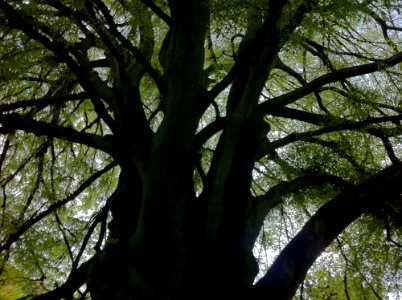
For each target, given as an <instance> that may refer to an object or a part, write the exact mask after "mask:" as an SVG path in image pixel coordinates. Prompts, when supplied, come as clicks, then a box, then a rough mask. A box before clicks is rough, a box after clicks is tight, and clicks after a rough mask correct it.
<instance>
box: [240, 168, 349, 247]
mask: <svg viewBox="0 0 402 300" xmlns="http://www.w3.org/2000/svg"><path fill="white" fill-rule="evenodd" d="M326 183H327V184H333V185H336V186H341V187H343V188H350V187H352V186H353V185H352V184H351V183H349V182H348V181H346V180H344V179H342V178H340V177H337V176H334V175H331V174H314V173H313V174H307V175H304V176H301V177H298V178H296V179H294V180H291V181H283V182H281V183H279V184H277V185H276V186H274V187H272V188H271V189H269V191H268V192H267V193H265V194H264V195H261V196H258V197H255V199H252V200H251V201H252V202H253V208H252V212H251V214H250V216H249V221H248V222H247V224H252V226H253V230H252V232H254V233H255V236H254V237H253V239H254V241H255V240H256V239H257V236H258V234H259V232H260V229H261V228H262V225H263V222H264V219H265V217H266V216H267V214H268V213H269V212H270V211H271V210H272V209H274V208H275V207H276V206H278V205H280V204H281V203H282V202H283V199H282V198H283V197H284V196H285V195H288V194H291V193H294V192H297V191H300V190H302V189H304V188H306V187H310V186H317V185H322V184H326Z"/></svg>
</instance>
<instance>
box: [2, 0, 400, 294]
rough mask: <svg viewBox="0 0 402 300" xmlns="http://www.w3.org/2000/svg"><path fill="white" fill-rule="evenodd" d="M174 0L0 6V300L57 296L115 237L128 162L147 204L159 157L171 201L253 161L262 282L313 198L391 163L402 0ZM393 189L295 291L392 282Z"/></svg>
mask: <svg viewBox="0 0 402 300" xmlns="http://www.w3.org/2000/svg"><path fill="white" fill-rule="evenodd" d="M179 2H180V1H163V0H160V1H145V0H143V1H139V0H138V1H137V0H135V1H134V0H133V1H125V0H103V1H102V0H94V1H75V0H55V1H46V0H21V1H20V0H13V1H5V0H0V112H1V113H0V124H1V127H0V133H1V136H0V146H1V148H0V170H1V173H0V205H1V212H0V229H1V230H0V233H1V236H0V239H1V245H0V250H1V255H2V256H1V257H2V261H3V262H2V265H1V270H2V274H3V275H2V276H1V277H0V283H1V286H0V295H2V294H4V291H5V290H6V289H7V288H10V289H11V290H12V292H11V290H10V295H11V294H15V295H16V296H15V297H22V296H33V295H35V294H39V293H44V292H45V291H50V290H53V289H56V290H57V287H58V286H63V283H64V282H66V280H67V279H68V278H72V277H73V276H71V275H69V274H75V273H74V272H76V270H79V266H84V265H85V264H83V263H84V262H85V261H87V260H88V259H89V258H90V257H92V256H94V255H95V254H96V253H99V252H101V249H105V247H106V246H105V245H106V244H107V243H112V244H113V242H114V238H115V235H118V234H120V233H115V232H113V229H111V227H110V226H109V227H108V226H107V223H108V222H110V221H111V220H112V219H114V220H118V219H119V218H120V217H119V216H120V215H118V214H117V213H115V212H113V208H111V204H110V203H111V201H109V199H111V198H112V197H111V196H112V195H113V192H114V191H115V190H118V189H119V188H118V186H119V178H121V176H122V175H121V174H122V172H123V170H126V169H127V168H128V169H129V168H132V165H134V166H135V167H134V168H135V169H136V170H137V171H138V174H139V176H140V177H141V180H142V186H144V190H145V192H144V194H145V196H144V195H142V196H141V197H142V199H147V197H148V196H147V195H151V194H152V192H149V193H148V191H149V190H154V191H156V190H158V189H159V188H160V189H161V191H162V192H161V193H165V190H164V188H165V186H164V185H163V186H160V185H159V184H158V179H155V180H154V181H152V180H153V179H154V178H157V176H154V175H152V176H151V175H148V174H158V172H160V173H161V174H165V173H164V172H165V171H163V170H164V169H163V168H165V167H166V170H167V169H168V166H169V168H170V170H174V169H175V167H177V170H178V172H179V171H180V172H182V174H185V175H186V176H187V181H186V180H183V179H182V178H181V177H180V176H179V175H177V176H176V175H174V174H176V173H173V172H172V173H166V174H173V175H171V178H172V179H171V181H169V182H168V184H166V186H170V187H171V188H170V190H169V189H168V188H167V187H166V191H167V192H166V194H165V195H167V196H166V197H169V195H170V194H169V193H171V194H173V195H175V196H177V198H180V197H182V195H181V194H179V193H177V192H176V190H175V186H174V184H176V183H175V182H177V185H178V187H180V186H182V190H183V194H185V195H186V196H185V197H188V196H187V195H188V194H193V195H194V199H201V200H202V201H204V200H205V199H223V198H225V197H229V196H227V195H231V194H230V193H229V192H227V191H226V190H225V189H228V186H229V185H233V183H236V182H238V181H237V180H239V182H240V179H235V177H236V176H238V177H236V178H240V177H241V176H242V174H240V173H239V172H240V171H239V170H246V171H245V172H246V173H247V172H249V173H250V176H249V177H247V176H245V177H244V178H243V177H241V178H242V179H241V180H243V181H244V182H246V184H245V187H244V188H245V189H246V191H247V197H245V198H247V201H249V202H247V203H252V205H251V204H250V205H251V206H252V207H253V209H254V210H252V209H251V208H245V207H246V206H247V205H249V204H247V205H246V206H244V207H243V208H242V209H243V211H246V210H247V209H251V213H250V214H251V215H253V216H254V217H255V218H254V219H253V221H254V222H255V224H254V225H253V226H254V227H252V229H253V231H252V234H250V236H249V240H248V244H247V245H248V247H249V248H250V249H249V250H251V249H252V248H253V247H254V255H255V256H256V257H257V259H258V262H259V266H260V273H259V275H258V276H257V280H258V279H259V278H261V277H262V276H263V275H264V274H265V272H266V270H267V268H268V267H269V266H270V265H272V263H273V261H274V258H275V257H276V256H277V255H278V254H279V253H281V251H282V250H283V249H284V247H285V246H286V245H287V244H289V243H290V241H291V240H292V239H293V238H294V237H295V235H296V234H297V232H299V230H300V229H301V228H302V226H303V225H304V224H305V223H306V222H307V221H308V220H312V219H313V215H314V214H315V213H316V212H317V210H318V209H319V208H320V207H322V206H323V205H324V204H325V203H328V202H330V201H331V199H334V197H336V196H337V195H339V194H340V193H341V195H342V193H345V191H346V192H347V191H349V190H350V189H353V188H354V187H355V186H359V184H361V183H362V182H371V183H373V182H377V181H378V182H380V181H381V180H382V178H383V177H384V176H385V175H384V176H383V175H381V176H383V177H381V176H379V175H378V174H382V173H379V172H380V171H381V170H383V169H387V167H388V166H390V165H397V166H398V165H399V164H400V162H399V161H400V159H402V138H401V137H402V126H401V119H402V92H401V89H402V76H401V75H402V52H400V51H401V47H402V42H401V41H402V16H401V9H402V5H401V3H400V1H392V0H377V1H352V0H322V1H298V0H292V1H277V2H276V4H275V3H274V2H275V1H262V0H247V1H238V0H236V1H235V0H219V1H215V0H210V1H187V3H192V4H191V5H190V4H188V7H187V6H186V5H184V4H183V7H184V8H183V7H182V6H181V5H179V4H178V3H179ZM279 3H280V4H279ZM189 7H190V8H189ZM191 9H192V10H191ZM187 10H188V11H187ZM188 12H191V13H192V14H193V16H191V15H189V16H186V13H188ZM189 14H190V13H189ZM192 17H194V18H195V20H196V21H194V22H195V23H196V24H195V25H194V24H193V23H194V22H192V21H191V18H192ZM198 20H201V21H200V25H197V22H198ZM188 24H190V25H188ZM181 35H182V36H184V37H186V38H187V39H185V38H183V39H182V40H181V39H180V37H181ZM175 36H178V37H179V38H176V39H175V40H174V38H171V37H175ZM172 40H173V41H172ZM250 45H251V46H250ZM183 62H185V64H184V63H183ZM197 70H198V73H199V74H198V75H197ZM183 78H184V79H183ZM183 82H184V83H183ZM186 85H187V86H188V87H189V88H188V89H185V88H183V86H186ZM181 90H182V91H183V92H182V93H181V92H180V91H181ZM240 93H241V95H243V96H242V97H240V96H239V95H240ZM180 97H181V98H180ZM239 97H240V100H236V99H237V98H239ZM182 99H190V100H191V101H192V102H190V101H187V100H183V101H182ZM189 103H190V104H189ZM194 103H195V104H194ZM253 118H255V119H258V121H256V122H255V123H252V125H250V126H251V127H247V126H249V125H247V126H246V125H244V126H246V127H245V128H246V134H244V133H243V135H242V133H241V132H242V131H241V129H239V128H242V127H241V126H243V125H241V124H245V122H248V120H249V119H253ZM172 120H173V121H172ZM253 120H254V119H253ZM253 122H254V121H253ZM255 124H257V125H255ZM257 131H258V133H257ZM248 135H249V136H251V137H249V139H248V137H247V136H248ZM257 135H258V137H257ZM164 137H166V139H165V138H164ZM238 137H239V138H238ZM170 140H171V141H174V143H173V142H172V144H173V146H169V147H166V148H163V147H164V146H163V145H165V144H164V143H168V142H166V141H170ZM186 141H188V143H186ZM236 141H241V142H244V141H246V142H245V143H246V144H245V145H240V144H241V142H236ZM255 141H256V142H255ZM254 142H255V145H254ZM160 145H162V146H160ZM159 146H160V147H159ZM248 146H249V147H250V148H252V149H254V148H255V149H254V150H252V151H254V153H251V154H250V158H249V159H248V158H247V157H248V156H247V155H248V154H247V153H248V152H247V151H248V150H244V151H243V150H242V149H243V148H247V147H248ZM158 147H159V148H158ZM175 147H177V149H178V150H177V152H175V151H174V148H175ZM253 147H254V148H253ZM160 149H167V150H166V152H163V151H159V150H160ZM172 149H173V150H172ZM222 149H223V150H222ZM228 149H229V150H228ZM236 149H241V150H236ZM169 151H170V152H169ZM242 151H243V152H242ZM250 151H251V150H250ZM172 153H173V155H172ZM222 153H223V154H222ZM239 153H240V154H239ZM244 153H246V154H247V155H246V154H244ZM243 154H244V156H245V157H246V158H245V160H244V161H243V160H240V158H241V157H242V156H241V155H243ZM175 155H176V156H177V157H176V156H175ZM165 156H166V157H167V158H166V157H165ZM180 156H182V157H183V161H185V163H186V165H185V166H182V163H179V162H180V161H181V160H180ZM149 157H151V158H149ZM169 159H171V162H170V163H169ZM247 159H248V160H247ZM187 160H188V161H192V162H191V163H188V162H187ZM236 160H237V161H236ZM128 161H129V162H128ZM165 161H168V162H166V163H165ZM193 161H195V162H193ZM133 162H134V163H133ZM242 163H244V165H247V164H249V165H250V168H249V170H248V169H247V168H248V167H247V166H245V167H244V166H243V165H241V164H242ZM183 164H184V163H183ZM238 165H240V166H238ZM127 166H131V167H127ZM155 166H157V167H155ZM243 167H244V168H243ZM158 168H159V169H158ZM236 168H237V169H236ZM242 168H243V169H242ZM399 168H400V167H399ZM183 170H184V171H183ZM247 170H248V171H247ZM398 170H399V169H398ZM137 171H136V172H137ZM169 172H170V171H169ZM231 172H232V173H233V172H236V174H235V175H231V174H232V173H231ZM398 172H400V170H399V171H398ZM136 174H137V173H136ZM395 174H396V173H395ZM398 174H399V173H398ZM161 176H165V175H161ZM169 176H170V175H169ZM175 176H176V177H175ZM375 176H377V177H375ZM398 176H399V175H398ZM182 177H184V175H183V176H182ZM150 178H152V180H151V179H150ZM371 178H375V179H376V180H377V181H370V180H371ZM387 178H388V177H387ZM175 180H176V181H175ZM247 180H248V181H249V182H248V183H247ZM189 181H191V184H190V186H191V188H190V192H188V191H187V184H188V182H189ZM399 182H400V178H399ZM148 183H149V184H148ZM233 186H235V185H233ZM384 186H386V185H385V184H384ZM392 186H393V187H395V184H393V185H392ZM381 187H382V186H380V188H381ZM239 189H240V187H239ZM395 189H396V187H395ZM177 190H180V189H179V188H177ZM401 192H402V190H400V189H398V190H397V191H396V192H395V193H393V194H392V195H391V196H392V197H390V195H388V194H387V193H388V192H387V191H384V197H383V199H377V200H378V201H377V202H375V205H370V207H369V208H366V207H365V208H364V211H365V212H366V213H365V214H364V215H362V216H361V217H359V219H358V220H357V221H355V222H354V223H353V224H352V225H351V226H349V227H348V228H347V229H346V230H345V231H343V232H342V233H341V234H340V235H336V236H335V237H333V239H334V242H333V243H332V244H331V245H330V246H329V248H328V249H327V251H326V252H325V253H324V255H322V256H321V257H320V258H319V259H318V260H317V261H316V263H315V264H314V265H313V266H312V267H311V269H310V271H309V273H308V275H307V277H306V278H305V279H304V280H303V281H302V284H301V285H300V288H299V290H298V293H299V294H301V295H302V296H303V297H306V298H308V299H363V298H364V299H383V298H385V297H386V296H387V295H388V296H390V295H397V294H398V293H400V291H401V290H402V287H401V282H402V272H401V270H402V268H401V257H402V256H401V248H402V246H401V244H402V240H401V236H402V235H401V233H402V231H401V230H402V229H401V226H402V200H401V196H400V195H401ZM147 193H148V194H147ZM155 193H156V192H155ZM362 194H364V191H363V192H362ZM152 195H153V194H152ZM225 195H226V196H225ZM378 195H380V196H379V198H381V197H382V196H381V195H382V194H381V193H379V194H377V196H378ZM232 196H233V195H232ZM232 196H231V197H232ZM149 197H151V196H149ZM183 197H184V196H183ZM214 197H215V198H214ZM239 197H241V196H240V195H239ZM356 198H357V197H356ZM377 198H378V197H377ZM201 200H200V201H201ZM177 202H180V201H179V200H177ZM233 202H235V201H233ZM143 203H146V200H143ZM155 203H159V202H157V201H156V200H155ZM210 203H215V202H213V201H212V200H211V202H210ZM119 205H123V204H119ZM212 205H215V204H210V206H208V207H209V208H210V207H214V206H212ZM222 205H223V204H222ZM225 205H226V204H225ZM233 205H235V204H233ZM363 206H364V202H363V204H362V207H363ZM142 207H148V206H147V205H146V204H142ZM149 207H151V208H152V207H157V205H156V204H155V205H154V206H149ZM169 207H170V206H169ZM216 207H218V208H219V207H220V206H219V205H217V206H216ZM216 207H215V208H216ZM247 207H249V206H247ZM215 208H214V209H215ZM124 209H127V208H126V207H123V206H122V210H124ZM155 209H157V208H155ZM169 209H170V208H169ZM343 209H344V211H348V210H349V209H351V208H350V207H349V204H348V203H346V204H345V205H344V208H343ZM362 209H363V208H362ZM128 210H129V209H128ZM172 211H174V212H176V210H174V209H173V208H172ZM214 211H215V210H214ZM248 212H249V211H248ZM113 214H115V215H113ZM162 214H163V213H162ZM222 215H224V216H226V214H222ZM145 216H146V215H145ZM235 216H237V215H236V214H235ZM359 216H360V215H359ZM340 217H341V216H340ZM130 218H131V219H130ZM143 218H144V220H145V219H146V217H143ZM172 218H173V217H172ZM219 218H221V215H219ZM222 218H223V217H222ZM234 218H236V217H234ZM138 219H139V220H142V219H141V217H138ZM228 219H230V222H232V223H230V222H229V223H228V224H232V225H231V226H234V227H235V225H233V224H236V223H235V222H234V221H233V220H232V219H231V217H228ZM129 220H133V223H135V222H137V221H136V220H137V216H135V214H134V213H133V215H132V216H131V217H129ZM163 220H165V219H163ZM211 220H212V221H211V222H209V223H208V224H211V225H210V227H208V230H207V231H208V232H209V233H210V234H211V235H214V234H215V233H214V232H217V231H216V230H215V229H214V226H215V225H214V223H213V220H214V219H213V218H211ZM219 220H220V219H219ZM139 222H141V221H139ZM144 222H146V221H144ZM161 222H162V221H161ZM163 222H164V221H163ZM325 222H327V221H326V220H324V221H322V222H321V223H318V224H319V227H320V228H324V227H326V224H327V223H325ZM115 223H117V221H116V222H115ZM161 224H165V223H161ZM346 225H347V224H346ZM116 226H117V227H118V226H120V225H116ZM144 226H145V225H144ZM217 226H218V225H217ZM236 226H237V225H236ZM117 227H116V228H117ZM161 227H162V228H163V225H161ZM229 227H230V226H229ZM119 228H120V227H119ZM119 230H120V229H119ZM225 230H226V229H225ZM250 230H251V229H250ZM116 232H117V229H116ZM119 232H120V231H119ZM130 234H131V233H130ZM194 234H196V233H194ZM258 234H259V236H258V237H257V235H258ZM207 236H208V235H207ZM119 239H120V235H119ZM116 240H117V239H116ZM195 245H197V244H195ZM159 247H164V245H159ZM321 251H322V250H321ZM155 253H158V251H157V250H156V252H155ZM228 257H229V256H228ZM228 259H229V258H228ZM314 259H315V258H314ZM222 260H225V257H222ZM16 277H21V278H23V280H22V279H21V280H22V281H17V283H15V282H16ZM27 281H28V282H31V283H32V284H31V286H35V287H37V288H34V289H32V288H31V289H27V288H24V286H26V282H27ZM18 282H23V283H18ZM84 283H85V281H82V282H81V283H80V284H79V285H78V287H77V290H78V288H80V287H81V286H82V287H81V289H80V290H78V291H79V293H81V294H82V295H83V296H82V297H85V296H88V294H87V292H86V291H85V289H86V287H85V285H84ZM27 286H28V285H27ZM71 292H74V290H73V291H71ZM76 295H77V294H76ZM302 296H300V297H302ZM7 299H8V298H7Z"/></svg>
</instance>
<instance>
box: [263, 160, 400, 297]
mask: <svg viewBox="0 0 402 300" xmlns="http://www.w3.org/2000/svg"><path fill="white" fill-rule="evenodd" d="M401 180H402V163H398V164H395V165H392V166H390V167H387V168H386V169H384V170H383V171H380V172H378V173H377V174H376V175H374V176H372V177H371V178H370V179H369V180H367V181H365V182H363V183H361V184H360V185H358V186H357V187H355V188H350V189H348V190H347V191H345V192H343V193H340V194H339V195H338V196H336V197H335V198H333V199H332V200H330V201H329V202H327V203H326V204H324V205H323V206H322V207H321V208H320V209H319V210H318V211H317V212H316V213H315V214H314V216H313V217H312V218H311V219H310V220H309V221H308V222H307V223H306V224H305V225H304V227H303V228H302V229H301V230H300V231H299V233H298V234H297V235H296V236H295V237H294V238H293V239H292V241H291V242H290V243H289V244H288V245H287V246H286V247H285V249H283V250H282V252H281V254H280V255H279V256H278V258H277V259H276V260H275V262H274V264H273V265H272V266H271V267H270V268H269V270H268V271H267V273H266V274H265V275H264V276H263V277H262V278H261V279H260V280H259V281H258V283H257V284H256V286H255V287H256V294H257V295H259V296H261V297H263V296H264V295H265V297H267V296H268V295H269V296H270V297H272V298H274V299H278V300H281V299H290V298H292V296H293V295H294V294H295V292H296V289H297V287H298V286H299V284H300V283H301V282H302V281H303V279H304V277H305V276H306V273H307V271H308V269H309V268H310V267H311V265H312V264H313V263H314V261H315V260H316V259H317V258H318V256H320V255H321V253H322V252H323V251H324V250H325V248H326V247H328V245H329V244H330V243H331V242H332V241H333V240H334V239H335V238H336V237H337V236H338V235H339V234H340V233H341V232H342V231H343V230H344V229H345V228H346V227H347V226H348V225H349V224H351V223H352V222H353V221H354V220H355V219H356V218H358V217H359V216H360V215H362V214H363V213H364V212H366V211H367V210H369V209H370V208H371V207H373V206H374V205H375V204H378V203H381V202H383V201H385V200H387V199H390V198H391V197H392V196H395V195H398V194H400V193H401V192H402V185H401V184H400V182H401Z"/></svg>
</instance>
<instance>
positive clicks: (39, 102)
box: [0, 92, 89, 112]
mask: <svg viewBox="0 0 402 300" xmlns="http://www.w3.org/2000/svg"><path fill="white" fill-rule="evenodd" d="M88 97H89V96H88V94H87V93H85V92H83V93H77V94H69V95H63V96H55V97H43V98H39V99H29V100H23V101H18V102H14V103H6V104H1V105H0V112H5V111H10V110H15V109H19V108H26V107H31V106H35V107H38V108H44V107H46V106H48V105H52V104H60V103H65V102H68V101H75V100H84V99H87V98H88Z"/></svg>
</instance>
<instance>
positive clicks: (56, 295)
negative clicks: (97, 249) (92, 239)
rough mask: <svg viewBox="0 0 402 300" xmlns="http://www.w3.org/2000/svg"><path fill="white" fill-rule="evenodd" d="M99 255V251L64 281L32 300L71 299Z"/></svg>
mask: <svg viewBox="0 0 402 300" xmlns="http://www.w3.org/2000/svg"><path fill="white" fill-rule="evenodd" d="M99 256H100V253H98V254H95V255H94V256H93V257H91V258H90V259H89V260H87V261H86V262H84V263H83V264H82V265H81V266H80V267H79V268H77V269H75V270H73V271H72V272H71V273H70V275H69V277H68V279H67V281H66V282H65V283H63V284H62V285H60V286H59V287H57V288H56V289H54V290H52V291H50V292H48V293H46V294H43V295H39V296H37V297H34V298H33V300H55V299H71V298H70V297H71V295H72V294H73V293H74V292H75V291H76V290H78V289H79V288H80V286H82V285H83V284H84V283H85V280H86V278H87V274H88V271H89V269H90V267H91V266H92V265H93V264H94V263H96V260H97V259H98V257H99Z"/></svg>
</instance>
